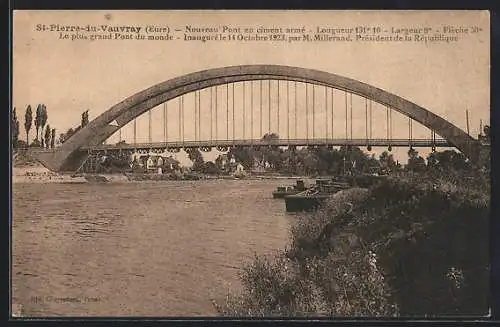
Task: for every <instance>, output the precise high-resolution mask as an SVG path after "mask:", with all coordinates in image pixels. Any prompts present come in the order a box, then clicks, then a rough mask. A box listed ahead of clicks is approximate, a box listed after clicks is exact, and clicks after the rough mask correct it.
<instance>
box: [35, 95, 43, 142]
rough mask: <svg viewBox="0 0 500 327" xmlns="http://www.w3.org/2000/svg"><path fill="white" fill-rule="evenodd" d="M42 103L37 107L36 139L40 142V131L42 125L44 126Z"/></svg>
mask: <svg viewBox="0 0 500 327" xmlns="http://www.w3.org/2000/svg"><path fill="white" fill-rule="evenodd" d="M42 111H43V109H42V105H41V104H39V105H38V106H37V107H36V114H35V129H36V137H35V140H36V141H37V143H38V131H39V130H40V127H41V126H42Z"/></svg>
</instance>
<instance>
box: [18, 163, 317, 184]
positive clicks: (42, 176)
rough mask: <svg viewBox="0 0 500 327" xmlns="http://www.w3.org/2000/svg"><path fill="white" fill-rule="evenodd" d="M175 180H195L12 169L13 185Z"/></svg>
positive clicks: (206, 177)
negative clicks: (68, 173) (66, 173)
mask: <svg viewBox="0 0 500 327" xmlns="http://www.w3.org/2000/svg"><path fill="white" fill-rule="evenodd" d="M195 176H197V178H198V180H214V179H227V180H237V179H244V180H296V179H309V177H305V176H279V175H247V176H244V177H235V176H225V175H219V176H215V175H201V174H197V175H195ZM175 180H194V178H193V176H191V175H189V174H188V175H186V176H185V177H184V178H174V177H172V176H170V175H167V174H164V175H158V174H88V175H78V176H74V177H73V176H71V175H64V174H58V173H54V172H51V171H50V170H48V169H47V168H45V167H41V166H25V167H12V183H13V184H19V183H76V184H79V183H89V182H107V183H125V182H151V181H157V182H160V181H175Z"/></svg>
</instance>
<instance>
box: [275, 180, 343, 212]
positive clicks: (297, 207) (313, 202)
mask: <svg viewBox="0 0 500 327" xmlns="http://www.w3.org/2000/svg"><path fill="white" fill-rule="evenodd" d="M350 187H351V185H350V184H349V183H347V182H344V181H341V180H337V179H320V180H316V184H315V185H313V186H312V187H310V188H309V189H307V190H304V191H302V192H299V193H297V194H292V195H287V196H285V205H286V211H287V212H300V211H315V210H318V209H319V208H320V207H321V206H322V205H323V203H324V202H325V201H326V200H327V199H328V198H329V197H330V196H332V195H333V194H335V193H337V192H339V191H342V190H346V189H348V188H350Z"/></svg>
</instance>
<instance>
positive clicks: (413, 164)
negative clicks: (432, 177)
mask: <svg viewBox="0 0 500 327" xmlns="http://www.w3.org/2000/svg"><path fill="white" fill-rule="evenodd" d="M407 167H408V169H409V170H412V171H423V170H424V169H425V160H424V158H422V157H421V156H419V155H418V151H417V150H415V149H414V148H412V147H411V148H410V149H409V150H408V165H407Z"/></svg>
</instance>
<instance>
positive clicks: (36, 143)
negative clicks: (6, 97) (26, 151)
mask: <svg viewBox="0 0 500 327" xmlns="http://www.w3.org/2000/svg"><path fill="white" fill-rule="evenodd" d="M11 118H12V120H11V132H12V133H11V137H12V147H13V149H14V150H17V149H20V148H28V147H42V148H54V147H55V145H56V144H57V143H61V144H62V143H64V142H65V141H66V140H67V139H68V138H69V137H71V136H72V135H73V134H75V133H76V132H77V131H78V130H80V129H81V128H82V127H84V126H85V125H87V124H88V123H89V112H88V110H86V111H84V112H83V113H82V115H81V123H80V126H78V127H76V128H69V129H68V130H67V131H66V133H61V134H59V138H58V139H56V129H55V128H51V126H50V125H49V124H48V113H47V106H46V105H45V104H38V105H37V107H36V112H35V117H33V110H32V107H31V105H28V106H27V107H26V111H25V114H24V131H25V132H26V139H25V140H21V139H20V138H19V135H20V133H21V127H20V123H19V118H18V117H17V110H16V107H14V108H13V109H12V117H11ZM33 126H34V128H35V139H34V140H32V141H31V143H30V131H31V130H32V128H33Z"/></svg>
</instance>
